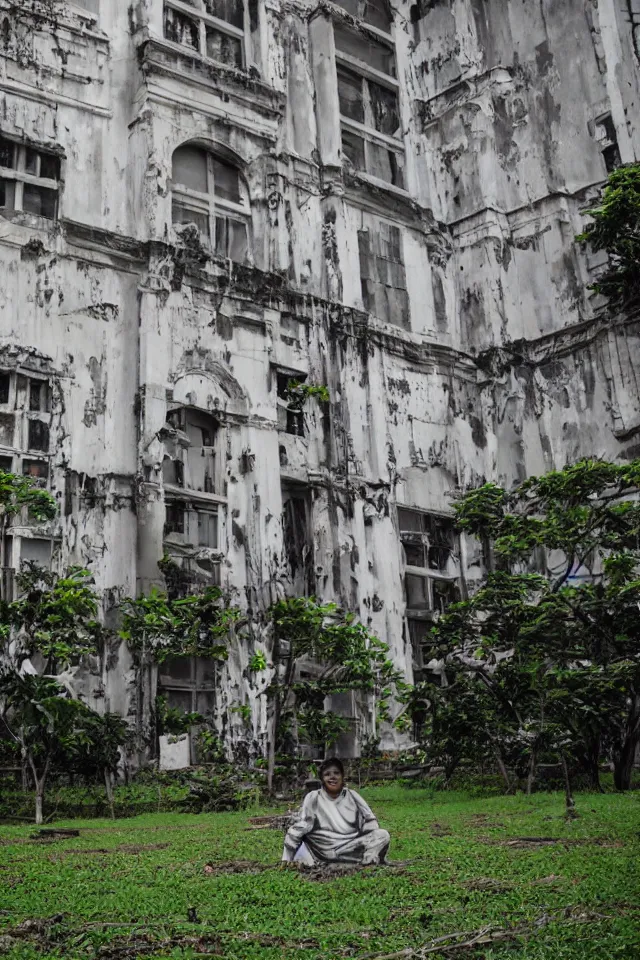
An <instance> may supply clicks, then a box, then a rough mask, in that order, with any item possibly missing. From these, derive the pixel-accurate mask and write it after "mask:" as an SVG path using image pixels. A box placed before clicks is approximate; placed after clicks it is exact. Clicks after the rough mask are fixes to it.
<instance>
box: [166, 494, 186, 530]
mask: <svg viewBox="0 0 640 960" xmlns="http://www.w3.org/2000/svg"><path fill="white" fill-rule="evenodd" d="M185 514H186V510H185V507H184V504H183V503H172V502H171V501H169V502H168V503H167V504H166V507H165V516H164V535H165V537H168V536H170V535H171V534H172V533H173V534H178V535H180V536H182V535H184V533H185V526H186V525H185Z"/></svg>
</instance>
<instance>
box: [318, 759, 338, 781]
mask: <svg viewBox="0 0 640 960" xmlns="http://www.w3.org/2000/svg"><path fill="white" fill-rule="evenodd" d="M329 767H337V768H338V770H339V771H340V773H341V775H342V779H343V780H344V765H343V763H342V760H338V758H337V757H329V759H328V760H323V761H322V763H321V764H320V769H319V770H318V776H319V777H320V779H321V780H322V777H323V776H324V772H325V770H328V769H329Z"/></svg>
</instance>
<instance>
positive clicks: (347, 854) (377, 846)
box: [293, 829, 391, 867]
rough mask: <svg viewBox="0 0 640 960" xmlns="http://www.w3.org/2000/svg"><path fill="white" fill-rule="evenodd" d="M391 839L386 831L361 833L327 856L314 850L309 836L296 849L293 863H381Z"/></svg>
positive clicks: (309, 864)
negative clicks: (332, 854)
mask: <svg viewBox="0 0 640 960" xmlns="http://www.w3.org/2000/svg"><path fill="white" fill-rule="evenodd" d="M390 842H391V837H390V836H389V834H388V832H387V831H386V830H381V829H377V830H371V832H370V833H363V834H361V835H360V836H359V837H355V838H354V839H353V840H346V841H345V842H344V843H341V844H339V845H338V846H336V848H335V851H331V852H332V853H334V854H335V855H334V856H327V853H326V852H325V851H324V850H322V851H320V850H318V849H316V848H314V844H313V839H312V837H311V836H308V837H307V838H306V841H305V842H304V843H301V844H300V846H299V847H298V850H297V852H296V855H295V857H294V858H293V859H294V861H296V862H298V863H305V864H307V865H308V866H310V867H313V866H315V865H316V864H318V863H354V864H358V863H360V864H362V865H363V866H366V865H367V864H372V863H381V862H382V860H383V859H384V856H385V854H386V852H387V850H388V848H389V843H390Z"/></svg>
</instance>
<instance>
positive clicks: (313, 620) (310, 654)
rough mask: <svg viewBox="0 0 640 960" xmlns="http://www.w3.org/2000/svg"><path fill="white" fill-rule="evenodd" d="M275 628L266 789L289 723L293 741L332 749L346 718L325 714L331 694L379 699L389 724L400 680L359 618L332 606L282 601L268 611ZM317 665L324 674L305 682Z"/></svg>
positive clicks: (385, 652) (382, 648) (379, 709)
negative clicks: (306, 667) (304, 671)
mask: <svg viewBox="0 0 640 960" xmlns="http://www.w3.org/2000/svg"><path fill="white" fill-rule="evenodd" d="M267 616H268V620H269V623H270V625H271V628H272V637H273V651H272V660H273V664H274V675H273V678H272V680H271V683H270V685H269V687H268V688H267V691H266V695H267V696H268V698H269V700H270V701H271V730H270V735H269V757H268V787H269V789H270V790H271V789H273V774H274V768H275V756H276V748H277V744H278V742H280V741H281V740H282V735H283V731H284V728H285V726H286V724H287V722H292V723H293V725H294V726H295V728H296V729H295V730H294V731H293V733H294V739H298V740H301V739H302V740H305V739H306V740H307V742H316V743H317V742H318V740H320V741H321V742H324V743H332V742H335V740H336V739H337V738H338V736H339V735H340V733H341V732H342V731H343V730H344V728H345V723H344V720H343V718H341V717H339V716H337V715H336V714H334V713H332V712H331V711H325V709H324V703H325V699H326V698H327V697H329V696H331V695H333V694H337V693H343V692H347V691H353V690H358V691H362V692H366V693H371V694H375V695H376V702H377V713H378V716H379V717H380V718H381V719H389V713H388V702H389V698H390V697H391V694H392V687H393V685H394V684H395V685H396V686H400V685H401V683H402V679H401V675H400V674H399V673H398V671H397V670H396V669H395V667H394V665H393V663H392V661H391V660H390V659H389V658H388V652H389V648H388V647H387V646H386V644H384V643H382V642H381V641H380V640H379V639H378V638H377V637H376V636H374V635H373V634H372V633H370V632H369V631H368V630H367V629H366V627H364V626H363V625H362V624H361V623H358V622H357V621H356V619H355V616H354V615H353V614H350V613H345V612H344V611H342V610H340V609H339V608H338V607H337V606H336V605H335V604H334V603H324V604H323V603H320V602H318V601H317V600H315V599H314V598H306V597H298V598H293V599H287V600H279V601H278V602H276V603H275V604H273V606H272V607H271V608H270V609H269V611H268V614H267ZM303 661H309V662H313V663H314V664H316V665H318V666H319V668H320V670H319V672H318V674H317V676H315V677H314V678H313V679H305V680H302V679H300V677H299V676H298V672H299V671H298V669H297V668H298V667H299V666H300V664H301V663H302V662H303Z"/></svg>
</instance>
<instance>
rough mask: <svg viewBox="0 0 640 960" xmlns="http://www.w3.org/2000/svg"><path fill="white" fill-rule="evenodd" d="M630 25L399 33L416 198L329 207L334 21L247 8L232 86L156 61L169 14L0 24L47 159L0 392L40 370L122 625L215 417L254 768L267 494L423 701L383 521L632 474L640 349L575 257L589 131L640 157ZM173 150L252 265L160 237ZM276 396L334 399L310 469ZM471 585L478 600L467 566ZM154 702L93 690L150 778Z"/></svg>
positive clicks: (270, 5) (451, 21)
mask: <svg viewBox="0 0 640 960" xmlns="http://www.w3.org/2000/svg"><path fill="white" fill-rule="evenodd" d="M616 3H618V0H598V2H597V3H596V2H595V0H588V2H587V3H586V5H585V2H584V0H568V2H566V3H563V4H562V5H561V6H559V5H558V4H557V3H552V2H551V0H542V2H540V3H535V4H532V3H530V2H528V0H511V2H509V3H505V2H503V0H482V2H481V0H435V2H434V0H431V2H428V3H422V5H421V4H420V3H418V4H415V5H414V4H411V3H410V2H402V3H397V4H395V5H394V11H393V12H394V27H393V33H394V39H395V43H396V56H397V63H398V77H399V83H400V112H401V118H402V131H403V139H404V145H405V155H406V171H405V175H406V190H404V191H401V190H399V189H396V188H391V187H388V188H387V187H385V186H384V185H381V184H376V183H373V182H367V181H366V180H363V178H361V177H358V176H357V175H354V174H353V173H349V172H348V171H347V172H345V173H344V175H343V172H342V169H341V155H340V149H341V146H340V124H339V105H338V95H337V86H336V80H335V48H334V45H333V34H332V26H331V23H332V19H331V18H332V17H335V18H338V19H339V18H344V17H345V14H343V13H342V12H341V11H340V9H339V8H335V7H332V5H331V4H329V3H324V2H322V3H319V4H318V3H303V2H295V3H294V2H283V0H266V2H257V3H253V0H252V4H253V6H252V7H251V8H250V9H249V14H250V18H249V19H250V24H251V26H250V30H249V36H248V37H247V68H248V69H247V71H246V72H238V71H235V70H233V69H230V68H223V67H221V66H219V65H217V66H216V65H215V64H211V63H207V62H206V61H204V60H203V59H202V58H199V57H198V56H193V55H192V54H191V53H190V52H189V51H188V50H184V49H182V50H181V49H180V48H179V46H178V45H177V44H174V43H168V42H167V41H165V40H164V38H163V17H162V2H161V0H139V2H137V3H134V4H132V5H131V6H130V7H129V8H128V9H125V7H124V6H123V5H120V4H113V3H107V2H103V3H102V4H101V7H102V9H101V12H100V16H99V18H98V19H96V18H94V17H91V16H87V15H84V14H83V13H82V12H81V11H80V10H79V9H78V8H77V7H72V6H69V5H68V4H64V3H62V2H56V0H48V2H44V0H42V2H40V0H33V3H31V4H26V5H25V4H23V5H20V6H19V5H17V4H16V3H14V2H10V0H0V23H2V19H3V16H7V18H9V22H10V24H11V34H10V41H9V43H8V44H7V45H6V47H5V49H4V50H2V49H0V98H1V101H2V102H1V111H0V117H1V119H0V130H1V131H2V133H3V134H6V135H8V136H10V137H12V138H15V139H18V140H26V141H27V142H29V143H32V144H36V145H38V146H39V147H40V148H42V149H49V150H51V151H55V152H56V153H57V154H58V155H59V156H60V157H61V175H60V202H59V211H58V219H57V221H56V222H53V221H47V220H43V219H42V218H39V217H34V216H33V215H29V214H21V215H16V216H14V217H7V218H1V217H0V258H1V261H2V263H1V266H0V269H1V271H2V274H1V275H2V281H1V282H0V318H1V319H0V349H1V350H2V354H1V355H0V357H1V359H2V366H3V368H16V369H21V370H23V371H24V370H28V364H29V363H30V362H31V363H32V362H34V361H33V352H34V351H35V353H36V354H37V356H38V357H39V358H40V359H39V361H38V362H39V363H40V364H41V365H42V364H44V366H45V368H46V371H47V374H48V375H49V376H50V378H51V381H52V384H53V385H54V386H55V397H56V400H55V402H54V406H53V410H52V448H51V457H52V471H51V488H52V491H53V492H54V493H55V495H56V496H57V497H58V499H59V502H60V505H61V514H60V521H59V524H58V529H57V534H58V539H57V540H56V544H57V546H56V553H55V558H56V563H59V564H63V563H68V562H81V563H87V564H89V565H90V566H91V569H92V570H94V571H95V574H96V578H97V583H98V586H99V588H100V589H101V590H102V591H104V595H105V611H106V613H107V616H112V614H111V613H110V610H111V609H112V607H113V604H114V601H115V600H117V598H118V597H119V596H122V595H126V594H131V593H134V592H135V591H136V589H137V590H146V589H148V588H149V587H150V586H151V585H153V584H155V583H161V578H160V574H159V571H158V568H157V561H158V560H159V559H160V558H161V556H162V553H163V528H164V523H165V498H166V493H167V491H166V490H165V488H164V482H163V479H162V464H163V459H164V456H165V454H166V449H165V442H164V440H163V429H164V427H165V423H166V418H167V413H168V412H169V410H170V409H175V408H176V407H177V406H179V405H185V406H188V407H193V408H198V409H199V410H200V411H204V412H207V413H209V414H210V415H211V416H212V417H214V419H215V422H216V423H217V424H218V430H219V433H220V438H221V439H220V448H219V450H218V455H219V456H221V457H222V458H223V467H222V476H223V488H222V489H221V490H220V491H218V492H217V494H216V495H217V496H218V497H219V504H220V514H219V516H220V554H221V561H222V566H221V579H222V584H223V586H224V587H225V588H226V589H227V590H228V591H229V592H230V594H231V596H232V598H233V600H234V602H236V603H238V604H239V605H240V606H241V607H242V608H243V609H245V610H246V611H247V612H248V614H249V620H250V623H251V636H250V637H249V639H248V640H247V641H243V642H242V643H239V644H238V645H237V647H234V649H233V650H232V654H231V656H230V659H229V663H228V664H227V666H226V667H225V668H224V670H223V671H222V686H221V692H220V694H219V696H218V700H217V703H216V717H217V722H218V724H219V726H220V729H221V730H222V731H223V732H224V733H225V735H226V736H227V737H228V740H229V743H230V744H231V743H233V742H236V743H239V742H240V741H244V742H245V745H247V744H248V747H247V748H248V749H256V748H257V747H259V748H260V749H262V748H264V745H265V723H266V713H265V703H264V698H263V697H260V695H259V694H260V691H261V689H262V687H261V685H260V683H259V682H258V681H252V682H249V677H248V674H247V670H246V668H247V664H248V660H249V657H250V655H251V652H252V650H253V649H254V648H256V647H264V645H265V642H266V641H265V638H264V637H263V636H262V634H261V632H260V630H261V628H260V625H259V615H260V613H261V612H262V611H264V609H265V608H266V607H267V606H268V604H269V603H270V602H271V601H272V600H273V599H275V598H276V597H277V596H281V595H283V594H285V593H286V592H287V591H288V590H290V589H291V577H290V571H289V570H288V567H287V559H286V549H285V544H284V543H283V528H282V523H281V515H282V503H283V499H282V497H283V495H282V485H283V484H284V485H285V486H286V485H289V486H291V485H292V484H294V485H296V484H297V485H298V486H297V487H295V489H305V490H307V491H308V495H309V498H310V501H309V502H310V509H311V523H310V529H309V538H310V541H311V544H310V545H311V546H312V555H313V576H314V580H315V584H316V590H317V593H318V594H319V595H320V596H322V597H324V598H326V599H329V598H334V599H336V600H338V601H339V602H341V603H343V604H344V605H346V606H348V607H350V608H351V609H353V610H355V611H356V612H357V613H358V614H359V615H360V616H361V617H362V619H363V620H364V621H365V622H366V623H367V624H368V625H369V626H370V627H371V628H372V629H373V630H374V631H376V632H378V633H379V635H380V636H381V637H382V638H383V639H384V640H386V641H387V642H388V643H389V645H390V647H391V651H392V655H393V657H394V659H395V661H396V662H397V663H398V664H399V665H400V666H401V667H402V668H403V669H404V670H405V673H406V675H407V678H408V679H410V678H411V657H410V652H409V651H408V650H407V648H406V642H405V639H404V630H403V621H404V615H405V601H404V596H403V586H402V575H403V572H402V571H403V567H402V565H403V557H402V549H401V545H400V542H399V539H398V531H397V522H396V515H395V504H396V503H402V504H406V505H410V506H414V507H416V508H420V509H423V510H432V511H436V512H443V511H444V512H446V511H447V510H448V509H449V497H450V495H451V493H452V492H454V491H455V490H464V489H466V488H468V487H469V486H471V485H473V484H475V483H477V482H479V481H481V480H482V479H483V478H490V479H495V480H499V481H500V482H503V483H506V484H511V483H513V482H514V481H516V480H518V479H520V478H522V477H524V476H525V475H526V474H527V473H536V472H541V471H543V470H547V469H552V468H553V467H559V466H562V465H563V464H564V463H565V461H567V460H571V459H575V458H577V457H579V456H584V455H602V456H607V457H612V458H618V457H624V456H631V455H633V454H635V455H637V450H638V430H639V429H640V406H639V403H638V390H637V381H636V376H637V365H638V360H637V358H638V356H639V353H638V339H637V324H635V325H634V324H632V323H631V322H630V318H624V317H621V318H608V317H607V315H606V311H605V310H604V305H603V304H602V303H600V302H598V301H597V300H596V299H594V298H593V297H591V296H590V294H589V293H588V292H587V291H586V284H588V283H589V282H590V280H592V279H593V277H594V275H595V273H594V271H595V269H597V266H598V264H597V262H595V261H593V260H590V259H589V258H588V257H587V256H586V255H585V253H584V252H583V251H581V250H579V248H578V247H577V246H576V245H575V244H574V241H573V238H574V235H575V234H576V233H577V232H578V231H579V230H580V229H581V227H582V224H583V222H584V211H585V210H586V209H587V208H588V205H589V203H590V202H591V201H592V200H593V198H595V197H596V196H597V190H598V187H599V185H600V184H601V183H602V182H603V180H604V179H605V166H604V161H603V158H602V154H601V152H600V147H599V145H598V143H597V141H596V140H595V138H594V126H593V124H594V121H595V120H596V119H597V118H598V117H599V116H601V115H603V114H606V113H608V112H611V115H612V117H613V120H614V122H615V126H616V130H617V133H618V138H619V140H618V142H619V147H620V152H621V155H622V158H623V160H632V159H634V158H635V157H637V150H638V137H639V136H640V130H639V128H638V124H637V111H636V113H635V114H634V112H633V107H634V104H635V103H636V102H637V100H636V99H634V97H635V96H636V94H635V92H634V91H636V90H637V82H638V80H637V61H636V60H635V59H634V58H635V56H636V54H635V53H633V54H631V53H630V51H631V47H630V43H632V37H631V31H630V25H629V24H627V23H626V21H625V19H624V16H623V14H622V13H621V6H622V4H621V2H620V3H618V5H617V6H616ZM585 7H586V9H585ZM585 14H586V15H585ZM347 19H348V18H347ZM188 142H189V143H196V144H198V145H200V146H201V147H204V148H207V147H208V148H213V149H216V148H217V149H218V150H219V151H220V150H222V151H223V152H224V155H225V156H226V157H227V158H232V159H233V160H234V162H235V163H236V164H237V167H238V169H239V171H240V174H241V176H242V177H243V178H244V182H245V183H246V186H247V190H248V195H249V197H250V200H251V211H250V216H251V238H250V249H251V256H250V262H249V263H248V264H246V265H245V264H243V265H241V264H237V263H233V262H231V261H229V260H223V259H220V258H216V257H209V256H207V254H206V251H205V252H204V253H203V250H202V247H201V246H200V245H199V243H197V242H195V241H194V242H193V243H191V245H189V244H187V243H185V242H184V241H183V240H181V239H180V237H179V235H178V234H177V233H176V231H175V229H174V227H173V225H172V212H171V205H172V156H173V153H174V151H175V150H176V148H177V147H179V146H181V145H183V144H185V143H188ZM225 151H226V152H225ZM380 219H382V220H384V221H385V222H387V223H392V224H394V225H398V226H399V227H400V228H401V237H402V240H401V248H402V259H403V264H404V269H405V273H406V285H407V292H408V302H409V313H410V329H409V330H404V329H400V328H399V326H398V325H396V324H394V323H388V322H385V321H384V320H383V319H380V318H375V317H372V316H368V315H367V314H366V313H365V312H364V305H363V299H362V288H361V282H360V264H359V247H358V230H362V229H370V230H375V228H376V223H377V222H378V221H379V220H380ZM29 357H31V359H29ZM278 370H281V371H287V372H288V373H289V374H291V375H292V376H303V377H304V376H306V377H307V378H308V382H310V383H322V384H326V385H327V387H328V388H329V392H330V397H331V400H330V404H329V405H328V407H326V408H324V407H323V405H321V404H318V403H317V402H316V401H311V402H309V403H308V404H307V405H306V407H305V413H304V420H305V431H304V433H305V435H304V437H299V436H292V435H290V434H287V433H286V432H284V431H283V430H282V429H281V428H280V429H279V428H278V424H279V419H278V417H279V413H278V411H279V408H278V402H279V401H278V397H277V376H276V373H277V371H278ZM463 564H465V565H466V569H465V570H464V571H463V572H464V573H465V574H466V579H467V582H468V583H469V584H470V585H471V586H472V585H473V583H475V582H476V581H477V579H478V578H479V576H480V575H481V569H480V566H479V558H478V552H477V549H476V547H475V546H474V545H473V544H463ZM155 684H156V678H155V677H150V678H149V680H148V682H147V683H146V684H145V685H143V690H144V696H145V701H144V702H143V703H139V702H138V701H137V697H138V695H139V691H138V687H137V685H136V678H135V671H134V670H133V668H132V664H131V659H130V657H129V655H128V654H127V652H126V651H125V650H124V649H114V650H112V651H110V652H109V653H108V655H105V657H104V658H103V660H102V662H101V663H100V664H98V665H94V669H93V670H90V671H88V673H87V679H86V689H87V690H88V691H89V693H90V696H92V697H95V698H96V702H97V703H103V704H104V705H105V706H107V707H109V708H111V709H118V710H120V711H121V712H123V713H125V714H127V715H129V716H130V717H131V718H132V719H135V718H137V721H138V723H139V729H140V731H142V732H144V733H145V735H146V736H147V737H148V738H149V740H150V744H151V749H152V748H153V747H152V743H151V741H152V739H153V738H152V737H151V732H150V729H149V726H148V722H149V706H150V698H152V697H153V695H154V693H155ZM238 702H242V703H249V704H250V705H251V707H252V720H251V724H250V725H249V727H247V725H246V724H245V723H244V721H242V720H241V718H240V716H239V715H238V714H237V713H234V712H232V710H231V707H232V706H233V705H234V704H235V705H237V703H238ZM367 722H368V721H367ZM363 729H364V731H365V732H366V730H367V729H368V728H367V725H366V723H365V727H364V728H363ZM384 736H385V738H386V739H385V742H386V743H387V745H391V744H392V743H393V742H395V740H394V737H395V735H394V734H393V733H392V732H391V731H386V732H385V733H384Z"/></svg>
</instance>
